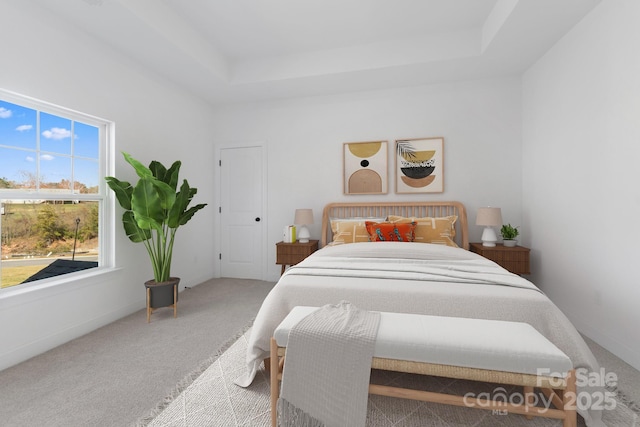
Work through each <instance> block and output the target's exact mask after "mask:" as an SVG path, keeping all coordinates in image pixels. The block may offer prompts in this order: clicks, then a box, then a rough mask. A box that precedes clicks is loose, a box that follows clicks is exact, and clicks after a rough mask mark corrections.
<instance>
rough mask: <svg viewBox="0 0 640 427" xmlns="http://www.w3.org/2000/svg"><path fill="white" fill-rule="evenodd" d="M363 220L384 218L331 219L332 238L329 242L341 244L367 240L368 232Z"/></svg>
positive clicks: (381, 219)
mask: <svg viewBox="0 0 640 427" xmlns="http://www.w3.org/2000/svg"><path fill="white" fill-rule="evenodd" d="M365 221H384V218H348V219H332V220H331V233H332V235H333V240H332V241H331V243H330V244H331V245H342V244H345V243H360V242H368V241H369V233H367V228H366V227H365V224H364V223H365Z"/></svg>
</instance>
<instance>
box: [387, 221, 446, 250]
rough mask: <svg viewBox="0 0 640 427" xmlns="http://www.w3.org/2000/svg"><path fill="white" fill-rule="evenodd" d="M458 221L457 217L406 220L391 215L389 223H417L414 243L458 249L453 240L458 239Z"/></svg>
mask: <svg viewBox="0 0 640 427" xmlns="http://www.w3.org/2000/svg"><path fill="white" fill-rule="evenodd" d="M457 220H458V217H457V216H456V215H451V216H443V217H438V218H431V217H425V218H416V217H410V218H406V217H403V216H397V215H389V218H388V221H389V222H392V223H398V224H406V223H410V222H415V223H416V224H417V225H416V230H415V238H414V240H413V241H414V242H418V243H434V244H437V245H446V246H453V247H456V248H457V247H458V245H457V244H456V242H455V241H454V240H453V239H454V237H456V227H455V223H456V221H457Z"/></svg>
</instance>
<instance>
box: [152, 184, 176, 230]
mask: <svg viewBox="0 0 640 427" xmlns="http://www.w3.org/2000/svg"><path fill="white" fill-rule="evenodd" d="M152 182H153V185H154V187H155V188H156V190H157V191H158V196H159V197H160V206H162V209H164V210H165V212H164V213H163V216H164V218H163V221H166V219H167V217H166V215H167V212H168V211H169V209H171V207H172V206H173V205H174V204H175V201H176V192H175V190H174V189H173V188H171V187H170V186H169V184H166V183H164V182H162V181H158V180H157V179H154V180H153V181H152Z"/></svg>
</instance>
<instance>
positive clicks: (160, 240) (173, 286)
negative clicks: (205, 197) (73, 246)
mask: <svg viewBox="0 0 640 427" xmlns="http://www.w3.org/2000/svg"><path fill="white" fill-rule="evenodd" d="M122 154H123V155H124V158H125V160H126V161H127V163H129V164H130V165H131V166H132V167H133V168H134V169H135V171H136V174H137V175H138V177H139V179H138V182H137V183H136V184H135V185H131V184H130V183H129V182H126V181H120V180H119V179H117V178H116V177H113V176H109V177H106V181H107V184H108V185H109V187H110V188H111V189H112V190H113V191H114V193H115V195H116V198H117V199H118V203H119V204H120V206H122V208H123V209H124V210H125V212H124V214H123V215H122V224H123V226H124V231H125V233H126V234H127V237H129V240H131V241H132V242H134V243H143V244H144V247H145V248H146V249H147V252H148V253H149V258H150V259H151V265H152V267H153V280H149V281H147V282H146V283H145V286H146V287H147V289H149V291H148V294H147V295H148V300H147V320H148V316H149V314H150V312H151V309H153V308H158V307H167V306H170V305H172V304H174V290H175V292H177V285H178V283H179V281H180V279H179V278H177V277H171V257H172V255H173V242H174V239H175V235H176V231H177V230H178V227H180V226H182V225H185V224H186V223H187V222H189V220H191V218H192V217H193V215H194V214H195V213H196V212H197V211H199V210H200V209H202V208H204V207H205V206H206V204H197V205H195V206H192V207H189V204H190V203H191V199H193V196H194V195H195V194H196V193H197V191H198V190H197V189H196V188H193V187H190V186H189V183H188V182H187V180H186V179H185V180H183V181H182V185H181V186H180V188H179V190H178V174H179V172H180V166H181V164H182V163H181V162H180V161H179V160H178V161H176V162H174V163H173V164H172V165H171V167H170V168H169V169H167V168H166V167H164V165H162V163H160V162H158V161H155V160H154V161H152V162H151V163H150V164H149V167H146V166H144V165H143V164H142V163H140V162H139V161H137V160H135V159H134V158H133V157H131V156H130V155H129V154H128V153H125V152H123V153H122ZM175 298H176V299H177V293H176V294H175ZM174 310H175V305H174Z"/></svg>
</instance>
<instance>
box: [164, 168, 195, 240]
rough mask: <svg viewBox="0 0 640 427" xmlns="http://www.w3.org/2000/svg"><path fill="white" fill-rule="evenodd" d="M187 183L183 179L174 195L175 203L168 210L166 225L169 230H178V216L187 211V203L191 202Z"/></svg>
mask: <svg viewBox="0 0 640 427" xmlns="http://www.w3.org/2000/svg"><path fill="white" fill-rule="evenodd" d="M190 190H191V189H190V187H189V183H188V182H187V180H186V179H185V180H184V181H182V186H181V187H180V191H179V192H178V194H176V199H175V202H174V203H173V206H171V209H170V210H169V215H168V218H167V225H168V226H169V228H178V227H179V226H180V216H182V213H183V212H184V211H185V209H187V206H189V203H190V202H191V198H190V197H189V194H190Z"/></svg>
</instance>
